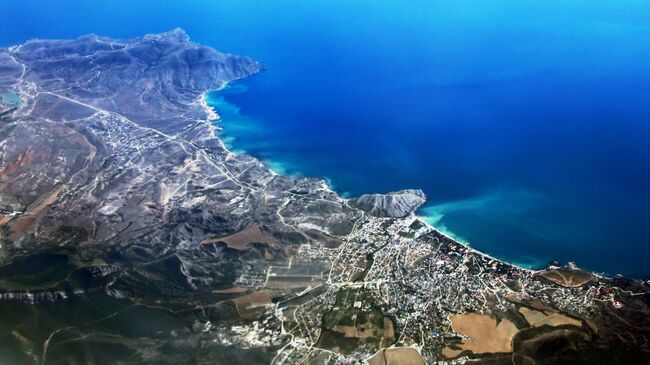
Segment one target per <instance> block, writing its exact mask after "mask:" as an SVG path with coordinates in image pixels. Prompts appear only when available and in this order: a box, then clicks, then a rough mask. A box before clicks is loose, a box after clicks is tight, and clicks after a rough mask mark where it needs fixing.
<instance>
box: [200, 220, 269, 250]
mask: <svg viewBox="0 0 650 365" xmlns="http://www.w3.org/2000/svg"><path fill="white" fill-rule="evenodd" d="M217 242H223V243H225V244H226V245H228V247H230V248H232V249H235V250H240V251H242V250H247V249H248V245H250V244H251V243H268V244H269V245H275V243H276V241H275V240H274V239H273V238H272V237H268V236H267V235H265V234H264V233H263V232H262V230H261V229H260V226H259V225H257V224H256V225H254V226H251V227H249V228H246V229H245V230H243V231H239V232H237V233H233V234H231V235H230V236H226V237H221V238H213V239H209V240H204V241H203V242H201V243H203V244H206V245H208V244H212V243H217Z"/></svg>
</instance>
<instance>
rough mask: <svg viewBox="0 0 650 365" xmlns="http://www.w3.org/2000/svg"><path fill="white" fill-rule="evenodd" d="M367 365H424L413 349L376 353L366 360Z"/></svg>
mask: <svg viewBox="0 0 650 365" xmlns="http://www.w3.org/2000/svg"><path fill="white" fill-rule="evenodd" d="M368 364H369V365H426V363H425V362H424V360H423V359H422V356H420V354H419V353H418V352H417V351H416V350H415V349H413V348H410V347H398V348H392V349H385V350H381V351H379V352H377V353H376V354H375V355H374V356H373V357H371V358H370V359H368Z"/></svg>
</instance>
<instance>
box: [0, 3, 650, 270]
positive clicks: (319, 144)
mask: <svg viewBox="0 0 650 365" xmlns="http://www.w3.org/2000/svg"><path fill="white" fill-rule="evenodd" d="M46 4H48V3H47V2H42V1H29V0H28V1H24V2H20V3H11V4H10V3H9V2H3V3H0V13H2V14H11V16H10V17H7V18H6V19H5V21H3V22H2V24H0V34H2V36H0V44H4V45H10V44H15V43H20V42H22V41H24V40H25V39H28V38H32V37H49V38H52V37H54V38H69V37H75V36H78V35H81V34H85V33H90V32H94V33H98V34H104V35H111V36H115V37H130V36H135V35H140V34H143V33H151V32H159V31H165V30H168V29H171V28H174V27H177V26H180V27H182V28H184V29H185V30H186V31H187V32H188V33H189V34H190V35H191V37H192V38H193V39H194V40H195V41H198V42H201V43H204V44H208V45H211V46H214V47H216V48H219V49H221V50H223V51H227V52H232V53H239V54H246V55H249V56H251V57H253V58H256V59H258V60H260V61H261V62H263V63H264V64H265V65H266V66H267V70H266V71H265V72H263V73H262V74H260V75H257V76H255V77H253V78H250V79H248V80H245V81H242V82H238V83H235V84H233V85H231V87H230V88H228V89H227V90H224V91H222V92H219V93H217V94H213V95H212V97H211V103H212V104H213V105H215V106H216V107H217V109H218V111H219V112H220V114H221V115H222V117H223V122H222V124H223V126H224V138H225V140H226V142H227V143H228V144H229V145H230V146H232V148H233V149H235V150H238V151H246V152H248V153H250V154H252V155H254V156H257V157H259V158H261V159H263V160H265V161H266V162H267V163H269V164H271V166H272V167H273V168H274V169H276V170H278V171H281V172H285V173H290V174H303V175H308V176H320V177H325V178H328V179H329V181H330V182H331V184H332V185H333V186H334V187H335V188H336V189H337V190H339V191H341V192H344V193H346V194H347V195H358V194H362V193H366V192H383V191H390V190H397V189H402V188H422V189H423V190H424V191H425V192H426V193H427V195H428V197H429V202H428V204H427V206H425V207H424V208H422V209H421V210H420V212H419V214H421V215H425V216H427V217H428V220H429V221H430V222H431V223H434V224H435V225H436V226H437V227H440V228H441V229H443V230H446V231H448V232H450V233H452V234H453V235H455V236H457V237H459V239H461V240H464V241H467V242H469V243H470V244H471V245H472V246H474V247H476V248H478V249H481V250H484V251H486V252H488V253H490V254H492V255H494V256H497V257H500V258H503V259H507V260H510V261H512V262H517V263H520V264H523V265H525V266H528V265H542V264H545V263H546V262H548V261H550V260H551V259H559V260H561V261H570V260H573V261H576V262H577V263H578V265H581V266H584V267H587V268H590V269H593V270H597V271H606V272H608V273H616V272H621V273H624V274H628V275H634V276H641V277H645V276H648V275H649V274H650V272H649V271H648V269H647V257H650V225H649V224H647V222H648V221H650V188H648V187H649V186H650V157H649V156H650V146H649V144H648V143H647V141H648V140H649V139H650V123H648V121H649V120H650V107H648V105H650V100H649V99H650V62H648V61H650V48H648V47H647V39H650V3H648V2H646V1H641V0H622V1H618V2H607V3H603V2H599V3H594V2H593V1H586V0H577V1H571V2H566V1H559V0H550V1H545V2H533V1H514V0H497V1H491V2H485V1H472V0H460V1H425V0H416V1H411V2H408V3H406V4H404V3H401V4H398V3H389V2H376V1H369V0H367V1H366V0H363V1H355V2H343V1H322V0H318V1H310V2H303V1H297V0H296V1H277V2H265V1H253V0H240V1H230V0H228V1H219V2H214V1H199V0H191V1H183V2H180V1H155V2H154V1H139V2H127V1H106V0H99V1H94V2H92V3H91V2H84V1H80V0H63V1H58V2H56V3H54V2H50V3H49V5H46ZM54 4H56V5H54Z"/></svg>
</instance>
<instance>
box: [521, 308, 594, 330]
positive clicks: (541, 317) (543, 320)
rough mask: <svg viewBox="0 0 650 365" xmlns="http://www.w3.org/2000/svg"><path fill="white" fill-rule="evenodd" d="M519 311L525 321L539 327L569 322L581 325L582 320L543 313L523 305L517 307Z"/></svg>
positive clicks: (573, 324)
mask: <svg viewBox="0 0 650 365" xmlns="http://www.w3.org/2000/svg"><path fill="white" fill-rule="evenodd" d="M519 312H520V313H521V314H523V315H524V318H526V321H527V322H528V323H529V324H530V325H531V326H533V327H540V326H543V325H549V326H561V325H565V324H569V325H572V326H576V327H581V326H582V322H581V321H579V320H577V319H575V318H571V317H567V316H565V315H563V314H559V313H554V312H551V313H548V314H547V313H544V312H541V311H536V310H533V309H528V308H525V307H522V308H519Z"/></svg>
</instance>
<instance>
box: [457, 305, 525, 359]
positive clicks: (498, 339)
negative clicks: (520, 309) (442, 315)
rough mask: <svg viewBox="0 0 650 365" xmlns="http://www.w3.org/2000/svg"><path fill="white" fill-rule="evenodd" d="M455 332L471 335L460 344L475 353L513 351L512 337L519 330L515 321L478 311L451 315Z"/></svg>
mask: <svg viewBox="0 0 650 365" xmlns="http://www.w3.org/2000/svg"><path fill="white" fill-rule="evenodd" d="M451 323H452V327H453V329H454V331H455V332H457V333H460V334H463V335H465V336H467V337H470V338H469V339H467V340H464V341H463V343H462V345H461V346H460V347H461V348H462V350H469V351H471V352H473V353H475V354H484V353H496V352H512V339H513V337H514V336H515V334H517V332H518V331H519V330H518V329H517V327H516V326H515V325H514V323H512V322H510V321H509V320H507V319H502V320H501V321H500V322H499V323H498V324H497V321H496V319H495V318H492V317H490V316H488V315H483V314H478V313H465V314H457V315H454V316H452V317H451Z"/></svg>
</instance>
